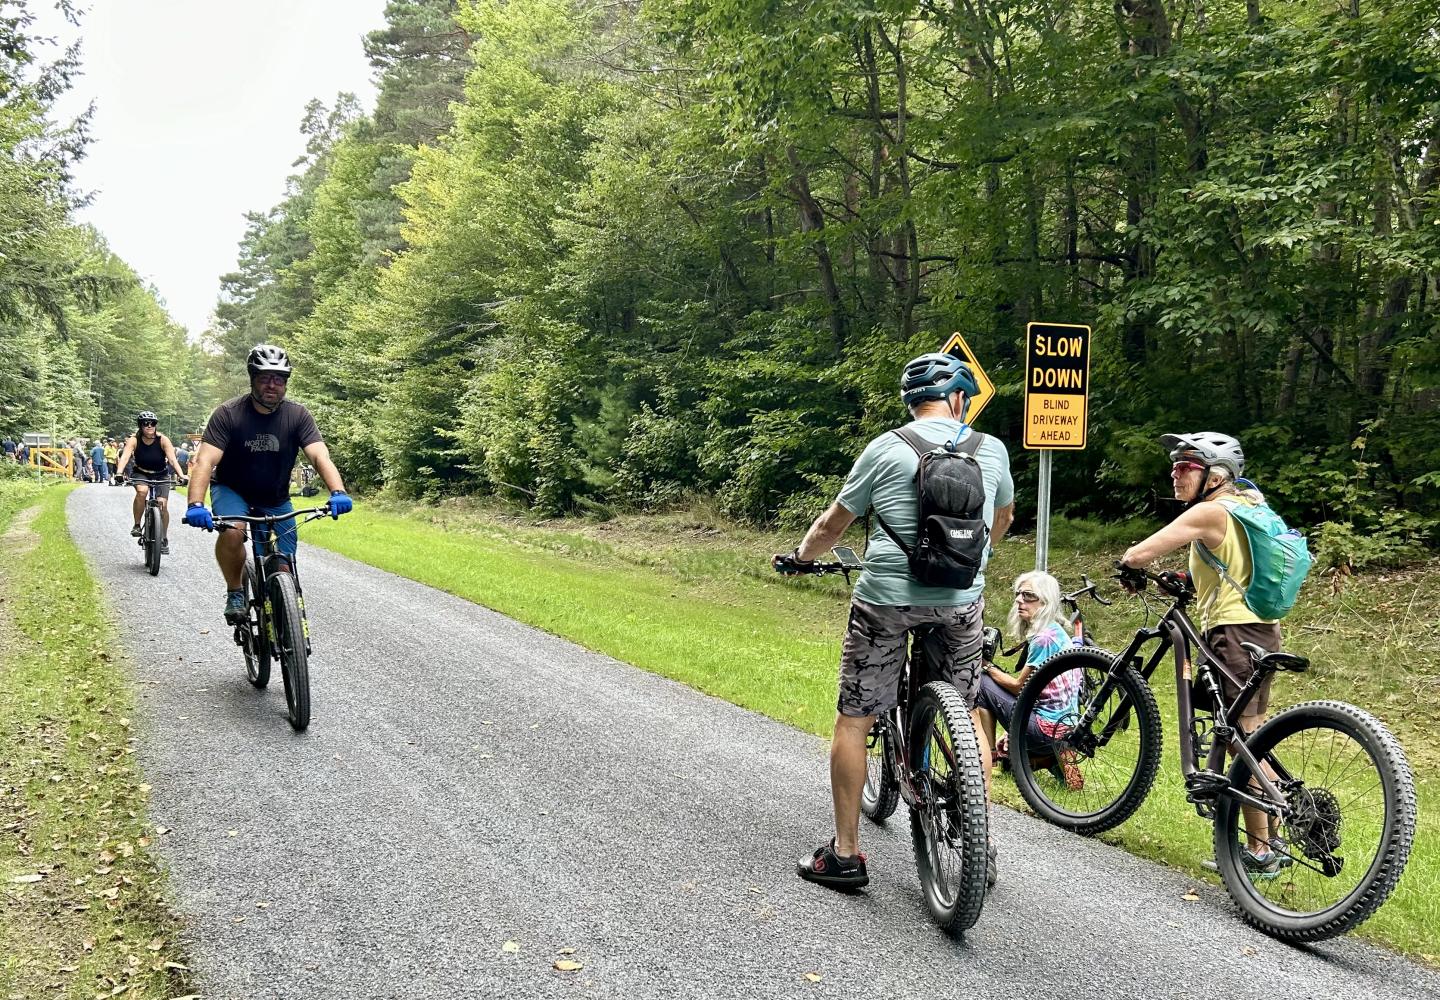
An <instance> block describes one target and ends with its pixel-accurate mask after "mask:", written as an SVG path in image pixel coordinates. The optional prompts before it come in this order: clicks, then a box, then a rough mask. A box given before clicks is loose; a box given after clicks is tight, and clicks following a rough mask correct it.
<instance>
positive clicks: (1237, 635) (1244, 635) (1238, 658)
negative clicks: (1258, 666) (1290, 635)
mask: <svg viewBox="0 0 1440 1000" xmlns="http://www.w3.org/2000/svg"><path fill="white" fill-rule="evenodd" d="M1205 641H1206V642H1207V643H1208V644H1209V646H1210V648H1211V649H1213V650H1214V651H1215V655H1216V656H1218V657H1219V658H1220V662H1221V663H1223V664H1225V669H1226V670H1228V671H1229V672H1230V673H1231V674H1232V675H1233V676H1234V677H1235V680H1237V681H1239V682H1240V684H1239V685H1237V684H1235V683H1234V682H1233V681H1231V680H1230V678H1229V677H1226V676H1225V675H1224V674H1221V675H1220V687H1221V689H1222V690H1223V691H1224V692H1225V700H1226V701H1234V700H1235V699H1236V698H1238V697H1239V696H1240V687H1241V686H1242V685H1244V684H1245V682H1246V681H1248V680H1249V679H1250V675H1251V674H1253V673H1254V672H1255V661H1254V660H1253V659H1251V657H1250V654H1249V652H1247V651H1246V649H1245V647H1243V646H1241V645H1240V644H1241V643H1242V642H1253V643H1254V644H1255V645H1257V646H1259V647H1260V648H1261V649H1264V650H1267V651H1268V652H1271V653H1274V652H1276V651H1278V650H1279V649H1280V626H1279V625H1262V624H1260V623H1258V622H1254V623H1251V624H1246V625H1217V626H1216V627H1215V628H1212V629H1211V630H1210V631H1208V632H1206V633H1205ZM1273 680H1275V675H1274V674H1271V675H1270V676H1269V677H1267V678H1265V682H1264V683H1263V684H1261V685H1260V690H1259V691H1256V692H1255V696H1254V697H1253V698H1251V699H1250V704H1248V705H1246V706H1245V711H1244V712H1242V713H1241V716H1242V717H1248V716H1252V715H1264V714H1265V713H1266V712H1267V711H1269V710H1270V683H1271V682H1272V681H1273Z"/></svg>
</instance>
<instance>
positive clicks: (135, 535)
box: [130, 521, 140, 538]
mask: <svg viewBox="0 0 1440 1000" xmlns="http://www.w3.org/2000/svg"><path fill="white" fill-rule="evenodd" d="M130 537H131V538H139V537H140V523H139V522H138V521H137V522H136V523H135V527H133V528H131V529H130Z"/></svg>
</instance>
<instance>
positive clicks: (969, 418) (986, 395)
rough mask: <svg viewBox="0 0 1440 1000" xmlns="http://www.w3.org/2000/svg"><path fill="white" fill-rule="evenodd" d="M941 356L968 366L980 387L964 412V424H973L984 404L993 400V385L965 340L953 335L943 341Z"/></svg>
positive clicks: (958, 335) (956, 334)
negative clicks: (945, 355)
mask: <svg viewBox="0 0 1440 1000" xmlns="http://www.w3.org/2000/svg"><path fill="white" fill-rule="evenodd" d="M940 352H941V353H942V354H953V355H955V357H957V358H959V359H960V360H961V361H963V362H965V363H966V364H967V365H969V366H970V371H971V372H972V373H974V375H975V382H976V383H977V384H978V385H979V386H980V391H979V392H977V393H976V394H975V398H974V399H972V400H970V409H969V410H968V411H966V415H965V422H966V423H970V424H973V423H974V422H975V421H976V420H977V419H979V417H980V411H981V410H983V409H985V404H986V403H988V402H990V400H992V399H994V398H995V383H994V382H991V381H990V376H989V375H986V374H985V369H984V368H981V367H980V362H979V361H978V360H976V358H975V352H974V351H972V350H970V345H969V344H967V343H965V338H964V337H962V336H960V334H958V333H955V334H951V335H950V339H949V340H947V341H945V346H944V347H942V348H940Z"/></svg>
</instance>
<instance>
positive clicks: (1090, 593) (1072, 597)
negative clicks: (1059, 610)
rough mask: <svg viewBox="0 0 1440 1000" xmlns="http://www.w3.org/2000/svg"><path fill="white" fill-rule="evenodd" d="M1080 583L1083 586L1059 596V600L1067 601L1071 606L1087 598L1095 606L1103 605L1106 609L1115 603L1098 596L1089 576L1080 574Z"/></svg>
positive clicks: (1098, 593)
mask: <svg viewBox="0 0 1440 1000" xmlns="http://www.w3.org/2000/svg"><path fill="white" fill-rule="evenodd" d="M1080 582H1081V583H1083V584H1084V585H1085V586H1083V587H1081V588H1080V589H1079V590H1072V591H1071V592H1070V593H1068V594H1061V595H1060V600H1061V601H1062V602H1063V601H1069V602H1070V604H1071V605H1072V606H1073V605H1075V604H1076V602H1077V601H1078V600H1079V599H1080V598H1082V597H1089V598H1091V599H1092V600H1093V601H1095V603H1096V604H1101V605H1104V606H1105V607H1107V608H1108V607H1109V606H1110V605H1111V604H1114V603H1115V602H1114V601H1107V600H1106V599H1105V598H1103V597H1101V596H1100V592H1099V591H1098V590H1096V589H1095V583H1094V581H1092V580H1091V579H1090V577H1089V576H1087V575H1085V574H1083V573H1082V574H1081V575H1080Z"/></svg>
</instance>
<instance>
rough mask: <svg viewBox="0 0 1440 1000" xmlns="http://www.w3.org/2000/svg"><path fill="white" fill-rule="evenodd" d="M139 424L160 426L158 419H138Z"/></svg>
mask: <svg viewBox="0 0 1440 1000" xmlns="http://www.w3.org/2000/svg"><path fill="white" fill-rule="evenodd" d="M140 426H141V427H159V426H160V421H158V420H142V421H140Z"/></svg>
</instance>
